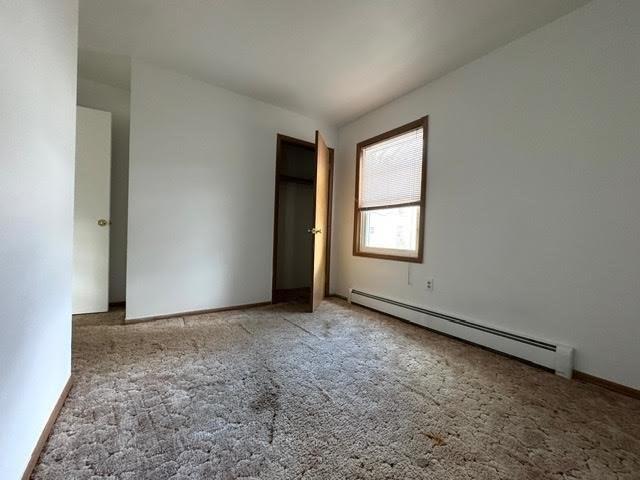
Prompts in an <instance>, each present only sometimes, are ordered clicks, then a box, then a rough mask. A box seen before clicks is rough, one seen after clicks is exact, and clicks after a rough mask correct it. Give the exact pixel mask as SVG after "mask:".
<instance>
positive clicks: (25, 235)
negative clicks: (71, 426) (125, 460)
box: [0, 0, 78, 480]
mask: <svg viewBox="0 0 640 480" xmlns="http://www.w3.org/2000/svg"><path fill="white" fill-rule="evenodd" d="M77 23H78V2H77V0H20V1H13V2H1V3H0V47H1V48H0V171H1V174H0V426H2V428H0V478H2V479H7V480H14V479H18V478H20V477H21V476H22V474H23V472H24V469H25V467H26V466H27V463H28V461H29V458H30V456H31V453H32V451H33V449H34V447H35V446H36V442H37V441H38V438H39V436H40V434H41V433H42V430H43V428H44V426H45V424H46V422H47V420H48V419H49V416H50V415H51V413H52V410H53V407H54V405H55V404H56V402H57V400H58V398H59V396H60V394H61V393H62V389H63V387H64V385H65V384H66V382H67V380H68V379H69V375H70V374H71V256H72V243H73V172H74V165H75V133H76V124H75V121H76V64H77V61H76V58H77V46H78V44H77Z"/></svg>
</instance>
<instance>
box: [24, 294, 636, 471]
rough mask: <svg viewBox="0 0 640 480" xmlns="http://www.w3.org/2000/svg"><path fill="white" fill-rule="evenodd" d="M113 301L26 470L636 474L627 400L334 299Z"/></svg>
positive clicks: (84, 346) (81, 332)
mask: <svg viewBox="0 0 640 480" xmlns="http://www.w3.org/2000/svg"><path fill="white" fill-rule="evenodd" d="M118 315H121V314H119V313H118V312H116V313H115V314H109V315H102V316H99V315H98V316H94V317H92V316H84V317H81V318H77V319H76V321H75V324H76V325H75V327H74V373H75V384H74V387H73V389H72V390H71V393H70V396H69V398H68V400H67V402H66V403H65V405H64V408H63V409H62V412H61V414H60V417H59V419H58V421H57V423H56V425H55V427H54V430H53V434H52V435H51V437H50V439H49V442H48V444H47V446H46V448H45V450H44V453H43V455H42V457H41V458H40V462H39V464H38V465H37V467H36V469H35V472H34V475H33V478H35V479H64V480H71V479H74V480H75V479H87V480H88V479H132V480H133V479H135V480H139V479H150V480H151V479H153V480H162V479H176V480H177V479H232V478H245V479H249V478H262V479H336V480H338V479H419V478H420V479H439V480H445V479H452V480H461V479H509V480H517V479H593V480H605V479H636V480H637V479H640V401H638V400H634V399H631V398H628V397H624V396H621V395H618V394H615V393H612V392H609V391H606V390H603V389H600V388H598V387H595V386H591V385H588V384H581V383H579V382H570V381H566V380H564V379H562V378H559V377H556V376H554V375H552V374H550V373H547V372H544V371H542V370H539V369H536V368H533V367H530V366H527V365H524V364H522V363H520V362H517V361H515V360H511V359H508V358H505V357H502V356H500V355H497V354H493V353H491V352H487V351H485V350H482V349H480V348H476V347H473V346H469V345H466V344H464V343H460V342H457V341H455V340H452V339H449V338H446V337H443V336H439V335H437V334H434V333H431V332H429V331H427V330H424V329H422V328H419V327H416V326H413V325H408V324H405V323H402V322H400V321H398V320H394V319H391V318H388V317H385V316H383V315H377V314H374V313H371V312H369V311H367V310H364V309H361V308H358V307H349V306H348V305H347V304H346V303H344V302H342V301H333V300H332V301H326V302H324V303H323V304H322V305H321V308H320V310H319V312H317V313H316V314H307V313H302V312H301V310H300V308H299V307H296V306H295V305H285V306H275V307H265V308H260V309H253V310H245V311H236V312H227V313H221V314H209V315H202V316H194V317H185V318H176V319H171V320H163V321H157V322H153V323H146V324H139V325H129V326H119V325H117V323H118V321H119V318H118ZM92 323H93V324H97V325H92Z"/></svg>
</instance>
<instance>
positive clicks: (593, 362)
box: [332, 0, 640, 388]
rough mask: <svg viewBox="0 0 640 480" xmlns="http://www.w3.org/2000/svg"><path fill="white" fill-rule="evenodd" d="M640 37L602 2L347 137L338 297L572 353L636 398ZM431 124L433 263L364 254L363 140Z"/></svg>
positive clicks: (623, 12) (341, 166)
mask: <svg viewBox="0 0 640 480" xmlns="http://www.w3.org/2000/svg"><path fill="white" fill-rule="evenodd" d="M639 31H640V2H638V1H636V0H620V1H609V0H602V1H595V2H593V3H590V4H588V5H587V6H585V7H583V8H581V9H579V10H577V11H575V12H574V13H571V14H569V15H568V16H566V17H563V18H561V19H559V20H557V21H555V22H553V23H551V24H549V25H547V26H545V27H543V28H541V29H539V30H537V31H535V32H533V33H531V34H529V35H527V36H525V37H523V38H521V39H520V40H517V41H515V42H513V43H512V44H510V45H507V46H506V47H503V48H501V49H499V50H496V51H495V52H493V53H491V54H489V55H487V56H485V57H483V58H481V59H479V60H477V61H475V62H473V63H471V64H469V65H467V66H465V67H463V68H461V69H459V70H457V71H455V72H453V73H451V74H449V75H447V76H445V77H443V78H441V79H439V80H438V81H436V82H433V83H431V84H429V85H427V86H425V87H423V88H421V89H419V90H416V91H414V92H412V93H410V94H408V95H406V96H404V97H402V98H400V99H398V100H396V101H394V102H392V103H390V104H388V105H386V106H384V107H382V108H380V109H378V110H376V111H374V112H372V113H370V114H368V115H366V116H365V117H363V118H361V119H359V120H357V121H355V122H353V123H351V124H349V125H347V126H345V127H343V128H341V129H340V131H339V146H338V156H337V160H336V186H335V190H336V195H335V197H336V203H335V210H334V218H335V224H336V225H335V229H334V244H333V245H334V250H333V251H334V252H335V254H334V258H333V265H332V266H333V268H332V274H333V280H334V282H333V285H336V286H337V291H338V292H339V293H341V294H346V293H347V289H348V288H349V287H357V288H359V289H363V290H365V291H371V292H373V293H378V294H382V295H387V296H390V297H395V298H399V299H403V300H406V301H408V302H410V303H414V304H419V305H425V306H428V307H430V308H433V309H436V310H442V311H446V312H451V313H454V314H460V315H464V316H467V317H470V318H474V319H477V320H478V321H482V322H486V323H490V324H493V325H497V326H499V327H500V326H501V327H503V328H508V329H510V330H514V331H517V332H522V333H525V334H530V335H533V336H537V337H540V338H546V339H551V340H557V341H561V342H563V343H566V344H569V345H572V346H574V347H575V348H576V349H577V356H576V362H577V364H576V368H577V369H578V370H581V371H584V372H587V373H590V374H593V375H597V376H600V377H604V378H607V379H610V380H612V381H615V382H620V383H623V384H626V385H629V386H632V387H636V388H638V387H640V363H639V359H640V216H639V215H638V208H639V207H640V135H638V128H639V125H640V101H639V98H640V89H639V86H640V35H638V32H639ZM426 114H428V115H429V116H430V118H429V124H430V134H429V136H430V142H429V151H428V152H429V170H428V171H429V179H428V195H427V212H426V239H425V254H426V257H425V261H424V263H423V264H421V265H413V266H407V264H406V263H400V262H393V261H384V260H376V259H368V258H360V257H353V256H352V254H351V248H352V235H353V196H354V174H355V146H356V143H357V142H359V141H361V140H364V139H366V138H369V137H371V136H373V135H376V134H378V133H381V132H384V131H387V130H389V129H391V128H393V127H397V126H399V125H402V124H404V123H406V122H409V121H411V120H415V119H417V118H419V117H421V116H423V115H426ZM408 269H409V272H407V270H408ZM408 273H409V275H408ZM408 278H409V279H410V282H411V284H408ZM427 278H434V279H435V288H434V291H433V292H431V293H427V291H426V289H425V288H424V285H425V281H426V279H427Z"/></svg>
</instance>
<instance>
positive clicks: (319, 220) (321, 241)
mask: <svg viewBox="0 0 640 480" xmlns="http://www.w3.org/2000/svg"><path fill="white" fill-rule="evenodd" d="M330 159H331V153H330V152H329V148H328V147H327V144H326V143H325V141H324V139H323V138H322V135H320V132H318V131H317V130H316V178H315V194H314V203H315V223H314V226H313V228H311V229H310V230H309V233H311V234H312V235H313V236H314V242H313V273H312V278H311V299H310V300H311V301H310V302H309V303H310V306H311V311H312V312H313V311H314V310H315V309H316V308H317V307H318V305H319V304H320V302H321V301H322V299H323V298H324V296H325V275H326V266H327V262H328V261H329V259H328V258H327V234H328V232H329V225H328V217H329V212H328V205H329V169H330Z"/></svg>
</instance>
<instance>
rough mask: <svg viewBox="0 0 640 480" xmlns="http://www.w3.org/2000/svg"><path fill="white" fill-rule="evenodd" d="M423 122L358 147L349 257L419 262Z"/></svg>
mask: <svg viewBox="0 0 640 480" xmlns="http://www.w3.org/2000/svg"><path fill="white" fill-rule="evenodd" d="M427 127H428V117H424V118H421V119H419V120H416V121H415V122H411V123H409V124H407V125H404V126H402V127H399V128H396V129H394V130H391V131H390V132H387V133H383V134H382V135H378V136H376V137H374V138H370V139H369V140H365V141H364V142H360V143H359V144H358V148H357V154H356V155H357V156H356V205H355V222H354V238H353V254H354V255H359V256H362V257H375V258H384V259H388V260H401V261H404V262H416V263H422V250H423V241H422V240H423V238H422V237H423V233H424V205H425V191H426V186H427V131H428V128H427Z"/></svg>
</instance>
